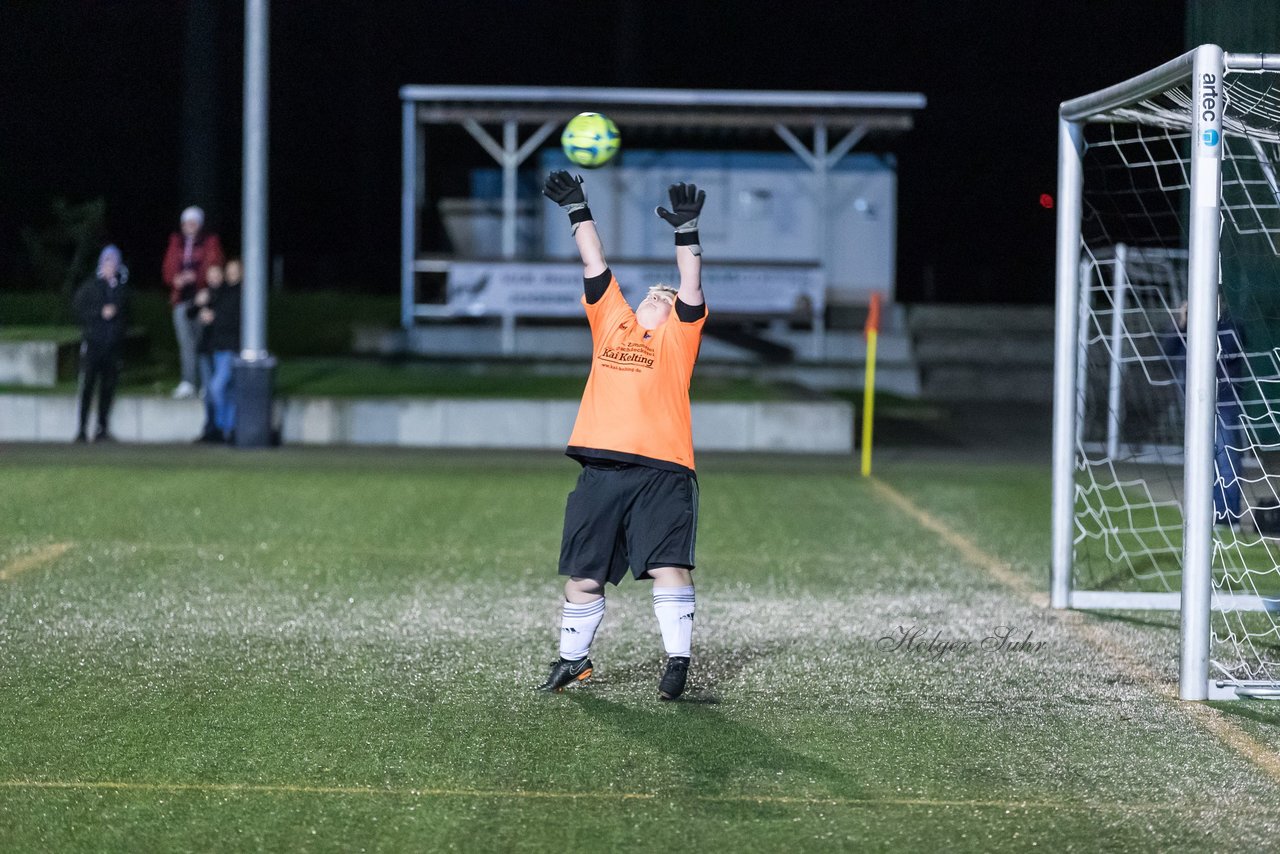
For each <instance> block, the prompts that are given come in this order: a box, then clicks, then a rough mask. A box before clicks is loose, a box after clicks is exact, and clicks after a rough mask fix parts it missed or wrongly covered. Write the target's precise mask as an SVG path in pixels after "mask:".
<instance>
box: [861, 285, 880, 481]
mask: <svg viewBox="0 0 1280 854" xmlns="http://www.w3.org/2000/svg"><path fill="white" fill-rule="evenodd" d="M864 331H865V332H866V336H867V378H866V380H865V381H864V383H863V387H862V476H863V477H869V476H870V475H871V424H872V419H873V415H874V413H875V408H876V337H877V336H878V335H879V334H880V293H879V292H878V291H877V292H875V293H872V294H871V307H870V309H869V310H868V311H867V325H866V327H865V328H864Z"/></svg>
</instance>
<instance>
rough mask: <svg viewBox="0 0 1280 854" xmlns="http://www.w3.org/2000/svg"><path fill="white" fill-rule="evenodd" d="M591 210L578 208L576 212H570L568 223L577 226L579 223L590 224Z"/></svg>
mask: <svg viewBox="0 0 1280 854" xmlns="http://www.w3.org/2000/svg"><path fill="white" fill-rule="evenodd" d="M591 220H592V216H591V208H578V209H577V210H576V211H570V213H569V222H570V223H572V224H573V225H577V224H578V223H580V222H591Z"/></svg>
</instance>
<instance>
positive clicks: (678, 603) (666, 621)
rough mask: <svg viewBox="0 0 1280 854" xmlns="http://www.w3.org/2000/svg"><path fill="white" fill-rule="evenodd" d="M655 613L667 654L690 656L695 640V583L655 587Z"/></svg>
mask: <svg viewBox="0 0 1280 854" xmlns="http://www.w3.org/2000/svg"><path fill="white" fill-rule="evenodd" d="M653 613H654V615H655V616H656V617H657V618H658V628H660V629H661V630H662V645H663V646H664V647H666V648H667V655H677V656H683V657H684V658H688V657H689V649H690V647H691V645H692V640H693V585H689V586H687V587H655V588H653Z"/></svg>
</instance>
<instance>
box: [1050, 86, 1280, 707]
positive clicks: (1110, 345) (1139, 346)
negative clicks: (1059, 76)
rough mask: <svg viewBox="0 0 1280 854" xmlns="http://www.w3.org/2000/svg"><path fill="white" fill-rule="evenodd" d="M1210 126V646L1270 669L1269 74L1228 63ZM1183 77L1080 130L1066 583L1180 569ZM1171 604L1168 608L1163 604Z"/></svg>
mask: <svg viewBox="0 0 1280 854" xmlns="http://www.w3.org/2000/svg"><path fill="white" fill-rule="evenodd" d="M1225 83H1226V85H1225V93H1226V101H1227V107H1226V112H1225V114H1224V120H1223V140H1222V154H1223V163H1222V227H1221V250H1220V252H1221V256H1220V264H1221V280H1222V284H1221V288H1220V290H1221V309H1220V321H1219V328H1218V350H1219V352H1218V397H1217V427H1216V430H1215V436H1214V450H1213V453H1214V460H1215V484H1214V510H1213V512H1214V544H1213V557H1212V566H1213V584H1214V602H1215V612H1214V616H1213V620H1212V631H1213V643H1212V648H1211V659H1212V662H1213V666H1214V668H1215V669H1216V671H1217V673H1218V674H1219V675H1220V676H1221V677H1224V678H1227V679H1229V680H1232V681H1236V682H1268V683H1271V682H1280V610H1278V609H1280V411H1278V410H1280V349H1277V345H1278V344H1280V296H1278V294H1280V237H1278V235H1280V186H1278V185H1277V181H1276V173H1275V170H1274V169H1273V166H1272V164H1274V163H1277V162H1278V161H1280V78H1278V76H1277V75H1275V74H1270V73H1267V74H1254V75H1240V74H1237V75H1229V76H1228V77H1227V79H1226V81H1225ZM1191 104H1192V98H1191V91H1190V88H1189V86H1182V87H1176V88H1174V89H1171V90H1169V91H1167V92H1164V93H1163V94H1161V95H1160V96H1157V97H1153V98H1149V99H1147V100H1146V101H1144V102H1142V103H1140V104H1137V105H1132V106H1129V107H1125V108H1123V109H1117V110H1114V111H1112V112H1110V113H1107V114H1105V115H1100V116H1095V117H1093V118H1092V120H1091V121H1090V123H1088V124H1087V125H1086V126H1085V129H1084V140H1085V152H1084V160H1083V167H1084V197H1083V201H1084V217H1083V221H1082V243H1083V253H1082V258H1083V261H1082V264H1081V285H1082V287H1081V302H1080V339H1079V357H1080V358H1079V366H1080V367H1079V376H1078V382H1077V425H1078V428H1079V429H1078V436H1079V442H1078V447H1077V455H1076V504H1075V521H1076V528H1075V529H1076V540H1075V560H1074V567H1073V580H1072V583H1073V587H1074V588H1075V589H1077V590H1093V591H1126V592H1156V593H1159V592H1166V593H1172V592H1176V591H1178V590H1179V589H1180V587H1181V573H1182V522H1183V510H1182V506H1183V505H1182V484H1183V469H1182V456H1183V423H1184V403H1185V388H1184V377H1185V358H1186V355H1185V354H1186V343H1185V342H1186V339H1185V334H1184V333H1183V332H1182V329H1183V328H1184V327H1185V304H1186V296H1187V294H1186V288H1187V284H1186V269H1187V233H1188V213H1187V212H1188V202H1189V197H1190V191H1191V186H1190V185H1191V180H1190V175H1191V167H1190V158H1189V154H1190V148H1191V133H1192V120H1191V113H1190V111H1191ZM1174 607H1176V605H1174Z"/></svg>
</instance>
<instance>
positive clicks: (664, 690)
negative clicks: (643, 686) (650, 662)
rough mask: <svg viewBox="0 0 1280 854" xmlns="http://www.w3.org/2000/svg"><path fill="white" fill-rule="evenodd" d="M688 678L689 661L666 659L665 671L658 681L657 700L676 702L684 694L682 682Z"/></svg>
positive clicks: (674, 658) (679, 657)
mask: <svg viewBox="0 0 1280 854" xmlns="http://www.w3.org/2000/svg"><path fill="white" fill-rule="evenodd" d="M688 676H689V659H687V658H684V657H682V656H674V655H673V656H672V657H671V658H668V659H667V669H666V670H664V671H662V678H661V679H660V680H658V699H659V700H678V699H680V695H681V694H683V693H684V681H685V679H686V678H688Z"/></svg>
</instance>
